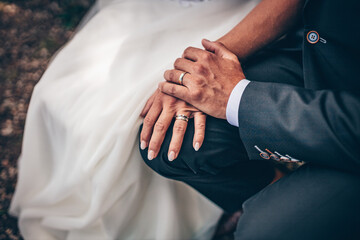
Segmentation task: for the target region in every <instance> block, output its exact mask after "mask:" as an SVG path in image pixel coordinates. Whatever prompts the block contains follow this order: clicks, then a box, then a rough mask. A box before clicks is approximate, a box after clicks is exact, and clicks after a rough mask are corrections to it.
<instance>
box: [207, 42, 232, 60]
mask: <svg viewBox="0 0 360 240" xmlns="http://www.w3.org/2000/svg"><path fill="white" fill-rule="evenodd" d="M201 43H202V45H203V46H204V48H205V49H206V50H207V51H209V52H212V53H215V55H217V56H219V57H222V58H227V59H230V60H237V57H236V55H235V54H233V53H232V52H230V51H229V50H228V49H227V48H226V47H225V46H224V44H222V43H220V42H211V41H209V40H207V39H203V40H202V41H201Z"/></svg>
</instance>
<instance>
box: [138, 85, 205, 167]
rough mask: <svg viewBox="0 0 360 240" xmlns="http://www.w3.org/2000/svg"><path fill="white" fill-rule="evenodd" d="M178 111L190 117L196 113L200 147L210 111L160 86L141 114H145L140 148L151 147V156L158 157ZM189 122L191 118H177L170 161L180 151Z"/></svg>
mask: <svg viewBox="0 0 360 240" xmlns="http://www.w3.org/2000/svg"><path fill="white" fill-rule="evenodd" d="M178 114H181V115H184V116H186V117H188V118H192V117H194V126H195V133H194V138H193V147H194V149H195V150H196V151H197V150H199V148H200V147H201V145H202V143H203V141H204V136H205V123H206V115H205V114H203V113H202V112H200V111H199V110H198V109H196V108H194V107H193V106H191V105H189V104H187V103H186V102H184V101H182V100H180V99H177V98H174V97H172V96H169V95H166V94H164V93H162V92H160V90H157V91H156V92H155V93H154V94H153V95H152V96H151V97H150V99H149V100H148V101H147V103H146V105H145V107H144V109H143V110H142V113H141V116H142V117H145V118H144V123H143V128H142V131H141V134H140V148H141V149H142V150H144V149H145V148H147V147H149V149H148V159H149V160H152V159H154V158H156V156H157V155H158V153H159V151H160V147H161V145H162V143H163V141H164V138H165V134H166V131H167V130H168V128H169V126H170V124H171V122H172V120H173V119H174V117H175V116H176V115H178ZM187 123H188V122H187V121H184V120H181V119H178V120H175V123H174V128H173V135H172V138H171V142H170V146H169V150H168V159H169V161H173V160H174V159H176V158H177V156H178V155H179V152H180V149H181V145H182V142H183V139H184V135H185V131H186V128H187Z"/></svg>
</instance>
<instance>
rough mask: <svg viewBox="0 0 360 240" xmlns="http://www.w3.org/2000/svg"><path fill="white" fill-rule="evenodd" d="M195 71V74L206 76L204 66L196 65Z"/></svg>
mask: <svg viewBox="0 0 360 240" xmlns="http://www.w3.org/2000/svg"><path fill="white" fill-rule="evenodd" d="M194 68H195V69H194V70H195V72H196V73H198V74H200V75H205V74H206V72H207V71H206V68H205V67H204V66H203V65H201V64H196V65H195V66H194Z"/></svg>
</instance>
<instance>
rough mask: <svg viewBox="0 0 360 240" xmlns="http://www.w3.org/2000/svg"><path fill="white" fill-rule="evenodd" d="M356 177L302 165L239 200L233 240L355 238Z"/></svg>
mask: <svg viewBox="0 0 360 240" xmlns="http://www.w3.org/2000/svg"><path fill="white" fill-rule="evenodd" d="M359 202H360V176H357V175H353V174H351V173H346V172H340V171H337V170H333V169H326V168H322V167H318V166H312V165H305V166H303V167H301V168H300V169H298V170H297V171H295V172H293V173H291V174H290V175H288V176H285V177H283V178H282V179H280V180H279V181H277V182H276V183H274V184H272V185H269V186H267V187H266V188H265V189H263V190H262V191H260V192H259V193H257V194H256V195H254V196H253V197H251V198H250V199H248V200H247V201H245V203H244V204H243V215H242V216H241V217H240V220H239V222H238V227H237V230H236V232H235V239H237V240H240V239H241V240H250V239H251V240H256V239H267V240H273V239H274V240H281V239H292V240H297V239H299V240H303V239H360V229H359V226H360V204H359Z"/></svg>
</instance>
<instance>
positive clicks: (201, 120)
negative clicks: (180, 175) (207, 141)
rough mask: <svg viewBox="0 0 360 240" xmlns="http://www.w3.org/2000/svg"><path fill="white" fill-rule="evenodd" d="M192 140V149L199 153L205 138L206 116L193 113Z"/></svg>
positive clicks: (200, 113)
mask: <svg viewBox="0 0 360 240" xmlns="http://www.w3.org/2000/svg"><path fill="white" fill-rule="evenodd" d="M194 126H195V133H194V140H193V147H194V149H195V151H199V149H200V148H201V146H202V144H203V142H204V138H205V126H206V115H205V114H204V113H202V112H196V113H194Z"/></svg>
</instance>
